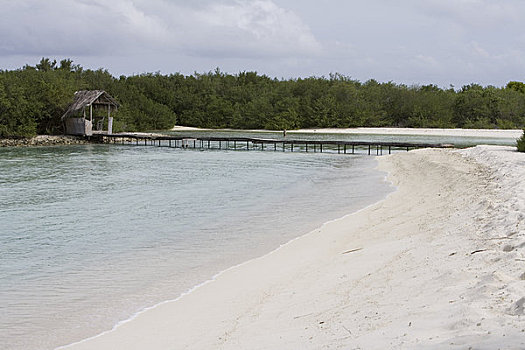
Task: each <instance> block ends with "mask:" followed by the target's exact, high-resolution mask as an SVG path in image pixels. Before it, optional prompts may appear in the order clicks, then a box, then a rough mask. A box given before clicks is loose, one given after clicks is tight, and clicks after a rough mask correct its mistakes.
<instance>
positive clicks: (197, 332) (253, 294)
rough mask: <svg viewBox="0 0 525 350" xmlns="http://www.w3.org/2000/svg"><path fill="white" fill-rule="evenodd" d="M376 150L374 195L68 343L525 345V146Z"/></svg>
mask: <svg viewBox="0 0 525 350" xmlns="http://www.w3.org/2000/svg"><path fill="white" fill-rule="evenodd" d="M518 136H519V135H518ZM378 159H379V167H380V169H382V170H384V171H387V172H388V173H389V175H388V178H389V180H390V181H392V182H393V183H394V184H395V185H396V186H397V190H396V191H395V192H393V193H392V194H391V195H389V196H388V197H387V198H386V199H385V200H383V201H381V202H379V203H376V204H374V205H372V206H370V207H368V208H366V209H363V210H361V211H359V212H357V213H354V214H351V215H348V216H346V217H344V218H342V219H339V220H336V221H333V222H330V223H327V224H325V225H324V226H323V227H321V228H319V229H317V230H314V231H313V232H311V233H308V234H306V235H304V236H302V237H300V238H297V239H295V240H293V241H291V242H289V243H288V244H286V245H284V246H282V247H281V248H279V249H277V250H275V251H273V252H272V253H270V254H267V255H265V256H263V257H260V258H257V259H254V260H251V261H248V262H246V263H244V264H242V265H240V266H237V267H234V268H231V269H229V270H227V271H225V272H223V273H221V274H220V275H218V276H216V278H215V279H214V280H213V281H210V282H208V283H205V284H204V285H202V286H200V287H198V288H196V289H195V290H193V291H192V292H191V293H189V294H187V295H185V296H183V297H182V298H179V299H178V300H176V301H172V302H167V303H164V304H162V305H159V306H157V307H155V308H153V309H150V310H147V311H145V312H142V313H140V314H139V315H138V316H137V317H135V318H134V319H132V320H131V321H128V322H125V323H123V324H121V325H120V326H118V327H116V329H114V330H113V331H110V332H107V333H105V334H102V335H100V336H97V337H94V338H91V339H89V340H86V341H83V342H80V343H77V344H74V345H71V346H68V347H66V348H67V349H71V350H73V349H74V350H81V349H93V350H94V349H96V350H103V349H108V350H110V349H111V350H113V349H148V350H154V349H454V348H457V349H468V348H469V347H472V348H474V349H523V348H525V313H524V302H525V154H523V153H517V152H516V151H515V148H513V147H503V146H478V147H475V148H471V149H466V150H440V149H435V150H429V149H425V150H417V151H411V152H407V153H397V154H394V155H391V156H384V157H380V158H378Z"/></svg>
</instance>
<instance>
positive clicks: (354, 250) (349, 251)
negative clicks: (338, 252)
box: [343, 248, 363, 254]
mask: <svg viewBox="0 0 525 350" xmlns="http://www.w3.org/2000/svg"><path fill="white" fill-rule="evenodd" d="M361 249H363V248H356V249H352V250H347V251H346V252H344V253H343V254H348V253H353V252H357V251H359V250H361Z"/></svg>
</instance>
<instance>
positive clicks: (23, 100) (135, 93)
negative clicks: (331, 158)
mask: <svg viewBox="0 0 525 350" xmlns="http://www.w3.org/2000/svg"><path fill="white" fill-rule="evenodd" d="M94 89H97V90H105V91H107V92H108V93H109V94H110V95H112V96H114V97H115V98H116V99H117V100H118V101H119V103H120V104H121V107H120V109H119V111H118V112H117V114H116V115H115V125H114V130H116V131H144V130H160V129H168V128H171V127H172V126H173V125H175V124H179V125H186V126H195V127H206V128H236V129H260V128H264V129H274V130H282V129H296V128H327V127H334V128H336V127H341V128H342V127H358V126H368V127H387V126H388V127H428V128H438V127H439V128H502V129H504V128H523V127H524V126H525V84H524V83H522V82H516V81H514V82H509V83H508V84H507V85H506V86H505V87H495V86H481V85H478V84H470V85H465V86H463V87H462V88H461V89H458V90H456V89H453V88H449V89H443V88H440V87H438V86H436V85H422V86H419V85H414V86H407V85H404V84H396V83H393V82H386V83H380V82H377V81H375V80H368V81H366V82H360V81H357V80H354V79H351V78H349V77H346V76H344V75H341V74H331V75H330V76H329V77H310V78H299V79H288V80H285V79H273V78H270V77H268V76H266V75H260V74H257V73H256V72H240V73H238V74H235V75H232V74H225V73H223V72H221V71H220V70H219V69H217V70H215V71H214V72H209V73H205V74H199V73H194V74H193V75H189V76H185V75H182V74H179V73H175V74H170V75H162V74H160V73H147V74H140V75H133V76H129V77H126V76H120V77H113V76H112V75H111V74H110V73H109V72H108V71H107V70H104V69H98V70H91V69H83V68H82V67H81V66H79V65H75V64H73V62H72V61H71V60H69V59H64V60H62V61H60V62H58V63H57V62H56V61H51V60H50V59H47V58H43V59H42V60H41V61H40V62H39V63H38V64H36V65H35V66H29V65H26V66H24V67H23V68H20V69H17V70H0V137H30V136H33V135H35V134H60V133H62V132H63V129H62V128H63V126H62V122H61V120H60V117H61V116H62V114H63V113H64V111H65V110H66V109H67V106H68V104H69V103H70V102H71V101H72V99H73V95H74V92H75V91H77V90H94Z"/></svg>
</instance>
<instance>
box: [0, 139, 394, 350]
mask: <svg viewBox="0 0 525 350" xmlns="http://www.w3.org/2000/svg"><path fill="white" fill-rule="evenodd" d="M375 166H376V159H375V158H374V157H371V156H362V155H342V154H341V155H338V154H329V153H323V154H320V153H316V154H314V153H308V154H306V153H304V152H303V153H301V152H297V153H289V152H269V151H266V152H261V151H256V150H253V151H241V150H238V151H226V150H206V151H199V150H193V149H190V150H187V149H186V150H183V149H180V148H167V147H162V148H159V147H151V146H148V147H144V146H127V145H124V146H122V145H81V146H60V147H34V148H4V149H0V344H1V346H0V348H2V349H4V350H11V349H28V350H31V349H54V348H56V347H57V346H60V345H65V344H69V343H72V342H75V341H79V340H81V339H84V338H87V337H90V336H94V335H96V334H98V333H100V332H102V331H105V330H108V329H111V328H112V327H113V326H114V325H115V324H116V323H118V322H119V321H122V320H125V319H128V318H129V317H131V316H132V315H134V314H135V313H136V312H138V311H140V310H143V309H144V308H147V307H151V306H153V305H155V304H158V303H160V302H162V301H166V300H172V299H175V298H177V297H178V296H179V295H180V294H181V293H184V292H185V291H187V290H189V289H190V288H192V287H193V286H195V285H198V284H199V283H202V282H204V281H206V280H208V279H210V278H211V277H212V276H213V275H215V274H216V273H218V272H220V271H222V270H224V269H226V268H228V267H230V266H233V265H236V264H239V263H241V262H243V261H246V260H248V259H251V258H255V257H257V256H261V255H263V254H265V253H268V252H270V251H272V250H274V249H276V248H277V247H279V245H281V244H284V243H286V242H288V241H289V240H291V239H293V238H295V237H298V236H300V235H302V234H305V233H307V232H309V231H311V230H313V229H315V228H316V227H319V226H321V225H322V224H323V223H324V222H327V221H329V220H333V219H336V218H339V217H342V216H344V215H345V214H348V213H350V212H353V211H356V210H358V209H361V208H363V207H365V206H367V205H370V204H372V203H374V202H376V201H378V200H380V199H382V198H384V197H385V196H386V195H387V194H388V193H389V192H391V191H392V190H393V189H392V187H391V186H390V185H389V184H388V183H387V182H386V181H385V174H384V173H381V172H379V171H377V170H375V169H374V168H375Z"/></svg>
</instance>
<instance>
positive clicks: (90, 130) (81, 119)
mask: <svg viewBox="0 0 525 350" xmlns="http://www.w3.org/2000/svg"><path fill="white" fill-rule="evenodd" d="M118 107H119V104H118V103H117V101H115V99H114V98H113V97H111V96H110V95H109V94H108V93H107V92H105V91H103V90H82V91H77V92H75V100H74V101H73V103H72V104H71V105H70V106H69V108H68V109H67V111H66V113H64V115H63V116H62V121H63V123H64V130H65V133H66V135H82V136H91V135H93V134H111V133H113V117H112V116H111V112H112V111H116V110H117V108H118ZM106 118H107V123H106ZM104 126H107V127H106V130H104Z"/></svg>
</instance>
